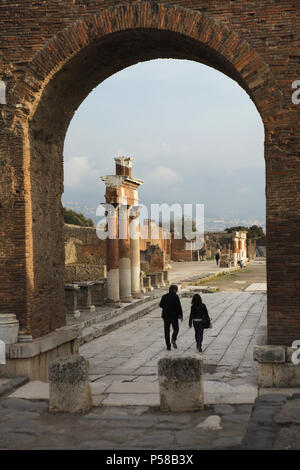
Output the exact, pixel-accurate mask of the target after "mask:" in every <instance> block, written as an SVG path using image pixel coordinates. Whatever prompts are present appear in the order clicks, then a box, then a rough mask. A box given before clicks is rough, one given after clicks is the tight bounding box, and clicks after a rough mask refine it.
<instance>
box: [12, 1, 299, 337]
mask: <svg viewBox="0 0 300 470" xmlns="http://www.w3.org/2000/svg"><path fill="white" fill-rule="evenodd" d="M154 58H181V59H189V60H194V61H197V62H201V63H204V64H206V65H209V66H211V67H213V68H215V69H217V70H219V71H221V72H223V73H224V74H226V75H227V76H229V77H230V78H232V79H233V80H235V81H236V82H237V83H238V84H239V85H240V86H241V87H242V88H243V89H244V90H245V91H246V92H247V93H248V94H249V96H250V97H251V99H252V100H253V102H254V103H255V105H256V107H257V109H258V111H259V113H260V115H261V118H262V121H263V124H264V128H265V159H266V163H267V192H266V194H267V230H268V243H269V245H268V248H271V249H269V253H270V256H274V255H275V254H276V243H277V242H276V240H277V235H276V234H273V233H272V232H271V231H270V230H269V229H270V227H273V226H274V223H275V222H274V221H275V218H276V213H277V212H276V211H277V209H276V208H277V205H276V201H275V199H276V197H275V196H276V190H277V189H276V188H277V186H276V181H275V179H276V174H275V172H274V171H272V168H273V167H272V162H271V160H272V157H273V152H274V149H277V150H276V152H277V154H280V155H281V153H282V152H284V150H281V149H278V145H277V144H276V142H277V140H276V139H277V137H276V135H275V129H276V126H277V125H278V124H277V123H278V120H280V119H281V113H282V112H284V109H283V105H282V93H281V91H280V89H279V87H278V85H277V83H276V81H275V79H274V77H273V75H272V73H271V72H270V69H269V67H268V65H267V64H266V63H265V62H264V61H263V60H262V59H261V58H260V57H259V56H258V55H257V54H256V53H255V52H254V51H253V49H252V48H251V47H250V46H249V44H248V43H247V42H246V41H244V40H243V39H241V38H240V37H239V36H238V35H237V34H236V33H234V32H233V31H232V30H230V29H229V28H228V27H226V26H224V25H221V24H219V23H216V22H214V21H213V20H211V19H209V18H208V17H207V16H203V15H202V14H200V13H199V12H195V11H192V10H187V9H184V8H181V7H170V6H165V5H163V4H159V5H158V4H154V3H150V2H142V3H141V4H132V5H123V6H120V7H116V8H112V9H109V10H102V11H101V12H100V13H99V14H96V15H92V16H88V17H85V18H83V19H80V20H79V21H77V22H76V23H74V25H73V26H70V27H68V28H66V29H65V30H62V31H61V32H59V33H58V34H57V35H56V36H55V37H53V38H52V39H51V40H50V41H49V42H48V43H47V44H46V45H45V47H44V48H43V49H42V50H40V51H39V52H37V54H36V55H35V56H34V57H33V59H32V60H31V62H30V63H29V64H28V65H26V66H25V68H24V71H23V74H22V78H21V79H20V80H19V81H18V82H17V84H16V86H15V88H14V90H13V95H14V101H15V102H16V103H18V105H17V106H18V109H21V110H20V111H18V114H17V117H16V119H15V121H14V123H13V126H14V128H15V129H22V132H23V134H22V144H21V143H20V142H21V141H18V145H16V148H17V150H18V152H19V151H20V147H21V146H22V151H23V174H24V194H25V208H24V210H23V208H22V207H20V208H19V210H20V214H21V216H22V217H23V218H24V226H25V229H26V230H25V231H26V236H25V241H24V247H23V245H22V249H23V248H24V253H25V257H24V259H25V260H26V261H25V265H26V266H25V271H26V280H25V282H23V281H24V275H23V274H24V273H23V267H20V270H22V273H23V274H22V286H21V290H22V292H23V291H24V298H25V301H24V298H22V299H20V301H19V300H16V299H12V300H11V308H12V309H13V310H14V311H15V312H16V313H17V315H18V318H19V320H20V326H21V330H22V331H26V332H28V333H29V334H32V336H33V337H35V338H36V337H39V336H42V335H45V334H47V333H49V332H51V331H53V330H55V329H56V328H59V327H61V326H63V325H64V322H65V309H64V289H63V271H64V262H63V260H64V253H63V248H64V247H63V215H62V206H61V195H62V192H63V162H62V154H63V144H64V139H65V134H66V131H67V129H68V126H69V123H70V121H71V119H72V116H73V115H74V112H75V110H76V109H77V108H78V106H79V105H80V103H81V102H82V101H83V100H84V99H85V97H86V96H87V95H88V94H89V93H90V91H91V90H92V89H93V88H94V87H96V86H97V85H98V84H99V83H101V82H102V81H103V80H104V79H106V78H108V77H109V76H111V75H112V74H114V73H116V72H117V71H119V70H122V69H123V68H125V67H127V66H129V65H133V64H135V63H138V62H141V61H145V60H150V59H154ZM276 158H277V159H278V158H279V157H278V155H277V157H276ZM274 198H275V199H274ZM274 201H275V202H274ZM272 237H273V238H272ZM272 247H273V248H272ZM275 264H276V263H275ZM270 279H272V281H273V282H272V283H271V284H270V289H269V294H268V312H269V323H268V333H269V342H271V343H277V344H278V343H281V344H282V343H285V344H288V343H289V342H290V341H291V340H293V339H295V334H297V331H295V329H293V331H291V328H290V327H289V319H291V320H292V319H293V318H294V316H295V312H296V310H297V305H296V304H295V305H283V304H282V301H281V302H280V311H279V310H278V305H277V301H278V298H279V294H278V292H277V288H276V287H277V285H278V282H277V281H278V280H277V277H276V266H275V270H274V269H273V270H272V266H271V264H270V263H268V281H269V280H270ZM11 282H12V284H13V282H15V281H11ZM23 284H24V285H23ZM41 312H42V313H41ZM283 312H284V315H285V316H286V319H287V321H286V322H285V324H283V323H282V322H281V320H280V319H281V317H282V315H283Z"/></svg>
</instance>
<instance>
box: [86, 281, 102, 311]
mask: <svg viewBox="0 0 300 470" xmlns="http://www.w3.org/2000/svg"><path fill="white" fill-rule="evenodd" d="M104 286H105V281H104V280H103V281H95V282H93V283H91V286H90V288H91V296H92V304H93V305H95V306H96V307H97V306H100V305H103V304H104V301H105V293H104Z"/></svg>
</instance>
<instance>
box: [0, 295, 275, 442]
mask: <svg viewBox="0 0 300 470" xmlns="http://www.w3.org/2000/svg"><path fill="white" fill-rule="evenodd" d="M203 300H204V302H205V303H206V304H207V306H208V310H209V313H210V315H211V317H212V319H213V328H212V329H210V330H207V331H206V334H205V339H204V353H203V359H204V364H205V396H206V399H205V401H206V406H205V409H204V410H203V411H199V412H191V413H163V412H161V411H160V410H159V398H158V397H159V395H158V383H157V375H156V371H157V361H158V359H159V358H160V357H162V356H163V355H164V354H182V353H184V354H185V353H188V352H190V351H191V352H193V353H194V352H195V344H194V333H193V330H190V329H189V328H188V315H189V308H190V299H189V298H184V299H182V305H183V310H184V321H183V323H181V324H180V334H179V337H178V350H177V351H175V350H172V351H171V352H168V353H166V351H165V345H164V337H163V322H162V319H161V309H160V308H157V309H155V310H154V311H152V312H151V313H149V314H148V315H146V316H144V317H142V318H140V319H138V320H136V321H135V322H133V323H130V324H128V325H125V326H123V327H121V328H119V329H118V330H116V331H113V332H111V333H109V334H107V335H106V336H103V337H100V338H98V339H95V340H93V341H92V342H90V343H87V344H84V345H83V346H82V347H81V351H80V352H81V354H82V355H84V356H85V357H86V358H88V359H89V361H90V380H91V385H92V393H93V402H94V406H95V407H94V408H93V409H92V410H91V411H90V412H89V413H88V414H86V415H74V414H73V415H67V414H57V415H53V414H49V413H48V411H47V410H48V393H49V392H48V388H47V387H48V384H42V383H41V382H36V383H33V382H31V383H30V384H26V385H24V386H23V387H22V388H20V389H19V390H17V391H16V392H14V393H13V394H11V395H10V397H9V398H2V399H0V448H1V449H120V450H122V449H168V450H180V449H241V448H242V442H243V439H244V438H245V434H246V430H247V426H248V421H249V418H250V413H251V409H252V403H253V402H254V400H255V398H256V396H257V385H256V363H254V362H253V360H252V354H253V346H254V344H257V343H260V342H263V339H264V335H265V328H266V296H265V294H259V293H245V292H237V293H234V294H232V293H214V294H204V295H203ZM33 386H34V387H35V395H34V393H33ZM18 397H23V398H27V400H26V399H25V400H24V399H21V398H18ZM41 399H44V400H43V401H41ZM37 400H38V401H37ZM102 405H104V406H102ZM99 406H100V407H99Z"/></svg>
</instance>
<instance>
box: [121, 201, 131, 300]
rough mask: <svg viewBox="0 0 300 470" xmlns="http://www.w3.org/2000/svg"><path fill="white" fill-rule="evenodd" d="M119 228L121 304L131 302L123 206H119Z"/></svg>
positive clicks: (127, 232) (128, 250) (128, 256)
mask: <svg viewBox="0 0 300 470" xmlns="http://www.w3.org/2000/svg"><path fill="white" fill-rule="evenodd" d="M119 227H120V230H119V263H120V299H121V302H131V301H132V296H131V255H130V237H129V219H128V208H127V206H125V205H121V206H120V211H119Z"/></svg>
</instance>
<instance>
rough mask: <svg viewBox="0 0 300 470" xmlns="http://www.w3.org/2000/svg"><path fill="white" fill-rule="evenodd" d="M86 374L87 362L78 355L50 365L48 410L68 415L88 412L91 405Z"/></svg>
mask: <svg viewBox="0 0 300 470" xmlns="http://www.w3.org/2000/svg"><path fill="white" fill-rule="evenodd" d="M88 373H89V364H88V361H87V360H86V359H84V358H83V357H81V356H78V355H74V356H71V357H67V358H61V359H58V360H56V361H53V362H52V363H50V365H49V382H50V399H49V410H50V411H59V412H69V413H81V412H86V411H88V410H89V409H90V407H91V403H92V400H91V390H90V385H89V381H88Z"/></svg>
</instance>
